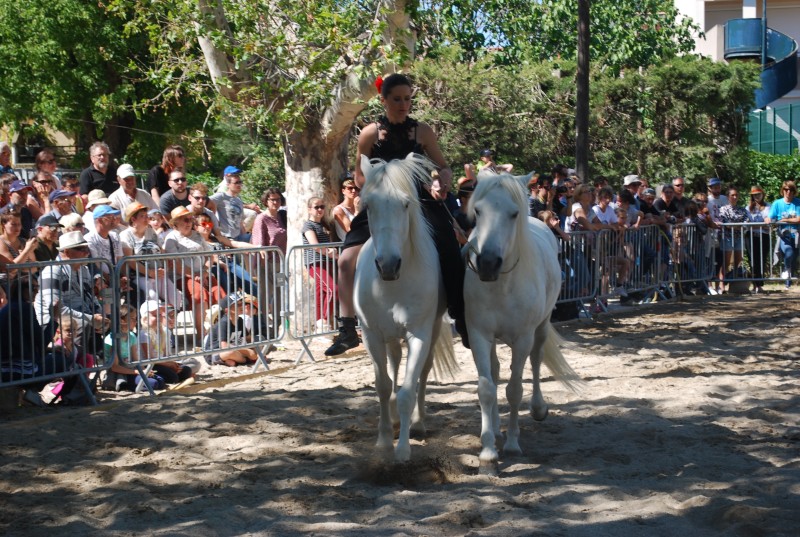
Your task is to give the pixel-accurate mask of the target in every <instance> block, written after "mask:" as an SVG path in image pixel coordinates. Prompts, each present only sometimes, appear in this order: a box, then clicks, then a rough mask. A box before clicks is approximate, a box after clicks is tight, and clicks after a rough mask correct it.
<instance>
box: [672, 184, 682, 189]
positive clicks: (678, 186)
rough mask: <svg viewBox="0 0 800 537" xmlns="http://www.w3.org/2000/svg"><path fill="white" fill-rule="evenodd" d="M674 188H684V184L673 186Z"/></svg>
mask: <svg viewBox="0 0 800 537" xmlns="http://www.w3.org/2000/svg"><path fill="white" fill-rule="evenodd" d="M672 186H674V187H675V188H683V183H680V184H678V185H672Z"/></svg>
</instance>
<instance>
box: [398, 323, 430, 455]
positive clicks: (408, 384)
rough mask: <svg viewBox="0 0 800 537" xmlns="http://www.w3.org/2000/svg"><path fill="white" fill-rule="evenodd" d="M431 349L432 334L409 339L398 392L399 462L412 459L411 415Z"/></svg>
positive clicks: (413, 336)
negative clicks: (404, 368)
mask: <svg viewBox="0 0 800 537" xmlns="http://www.w3.org/2000/svg"><path fill="white" fill-rule="evenodd" d="M429 349H430V334H424V335H421V337H417V336H416V335H410V336H409V337H408V358H407V359H406V374H405V377H404V378H403V386H402V387H401V388H400V390H399V391H398V392H397V411H398V413H399V414H400V433H399V435H398V438H397V447H396V448H395V450H394V458H395V460H396V461H397V462H406V461H408V460H409V459H410V458H411V444H410V442H409V437H410V432H411V414H412V412H413V411H414V406H415V405H416V404H417V388H418V386H419V379H420V375H421V374H422V368H423V366H424V365H425V362H424V360H425V359H427V357H428V351H429Z"/></svg>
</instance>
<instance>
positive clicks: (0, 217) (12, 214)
mask: <svg viewBox="0 0 800 537" xmlns="http://www.w3.org/2000/svg"><path fill="white" fill-rule="evenodd" d="M13 218H17V219H19V220H22V212H21V211H19V210H18V209H12V210H10V211H8V212H5V213H3V214H0V226H4V225H6V223H7V222H10V221H11V220H12V219H13Z"/></svg>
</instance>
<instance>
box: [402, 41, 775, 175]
mask: <svg viewBox="0 0 800 537" xmlns="http://www.w3.org/2000/svg"><path fill="white" fill-rule="evenodd" d="M448 54H455V55H458V51H457V52H455V53H454V52H452V51H450V52H448ZM560 65H561V66H562V68H561V69H560V70H557V71H555V72H556V74H558V75H559V76H554V67H555V66H554V64H553V63H549V62H546V63H539V64H527V65H522V66H520V67H519V68H518V69H517V70H516V71H515V72H513V73H512V72H511V71H510V70H508V69H504V68H501V67H497V66H496V65H495V62H494V61H493V58H491V57H486V58H482V59H481V60H478V61H476V62H473V63H458V62H452V61H449V60H448V59H444V60H438V59H431V58H428V59H425V60H423V61H419V62H417V64H416V65H415V69H414V75H415V79H416V82H417V84H418V85H419V92H418V93H417V96H416V101H415V106H416V111H415V117H417V118H419V119H422V120H424V121H426V122H428V123H429V124H431V125H432V126H433V127H434V129H435V130H436V131H437V133H438V134H439V137H440V143H441V145H442V148H443V151H444V153H445V155H447V157H448V159H449V160H450V162H452V163H454V165H453V168H454V170H455V174H456V176H458V175H461V173H462V172H461V171H460V170H461V166H462V164H464V163H468V162H475V161H476V160H477V155H478V153H479V151H480V150H481V149H483V148H484V147H490V148H492V149H495V150H496V152H497V160H498V162H510V163H512V164H514V165H515V170H518V171H519V172H520V173H522V172H524V171H528V170H531V169H536V170H539V171H543V172H545V173H549V170H550V169H551V168H552V166H553V165H554V164H556V163H557V162H562V163H567V164H569V163H572V162H574V153H575V141H574V132H575V126H574V106H575V104H574V103H575V83H574V76H575V74H574V67H573V66H572V65H570V64H568V63H567V62H560ZM758 83H759V81H758V69H757V67H755V66H751V65H747V64H743V63H736V64H731V65H726V64H724V63H714V62H711V61H710V60H706V59H700V58H696V57H692V56H687V57H680V58H675V59H673V60H671V61H669V62H665V63H663V64H661V65H657V66H652V67H651V68H649V69H643V70H641V71H639V70H631V71H625V72H624V76H612V75H611V74H610V73H609V72H607V71H606V72H603V71H602V70H596V71H594V72H593V77H592V103H591V104H592V105H591V118H590V140H591V155H590V166H591V168H592V173H593V174H594V175H600V174H602V175H605V176H606V177H607V178H609V180H610V181H611V183H612V184H615V183H616V184H619V182H620V181H621V178H622V177H623V176H624V175H626V174H629V173H638V174H640V175H644V176H646V177H648V178H649V179H651V180H652V181H654V182H667V181H669V180H670V179H671V178H672V177H673V176H676V175H680V176H683V177H686V178H687V180H688V181H689V182H690V183H694V184H696V185H697V187H698V188H701V187H702V185H703V184H704V183H705V180H706V179H707V178H708V177H711V176H718V177H720V178H722V179H723V180H725V181H726V182H728V183H733V182H734V178H735V177H737V176H740V175H741V174H742V172H743V171H744V170H743V166H745V165H746V163H745V161H743V160H742V159H740V158H737V157H736V156H737V155H738V154H739V153H737V148H739V147H745V146H746V131H745V129H744V123H743V121H744V117H743V114H742V113H741V110H745V109H747V108H748V107H749V106H750V104H751V103H752V98H753V90H754V88H755V87H756V86H757V85H758Z"/></svg>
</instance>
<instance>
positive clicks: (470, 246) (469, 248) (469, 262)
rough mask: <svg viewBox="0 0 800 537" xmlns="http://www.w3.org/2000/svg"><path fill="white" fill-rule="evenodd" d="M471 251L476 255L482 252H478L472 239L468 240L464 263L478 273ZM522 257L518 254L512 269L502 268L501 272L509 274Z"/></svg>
mask: <svg viewBox="0 0 800 537" xmlns="http://www.w3.org/2000/svg"><path fill="white" fill-rule="evenodd" d="M471 253H475V255H476V256H477V255H478V254H480V252H478V249H477V248H475V245H474V244H473V243H472V241H467V251H466V253H465V254H464V264H465V265H466V266H467V268H469V270H471V271H472V272H474V273H475V274H477V273H478V269H477V268H475V265H474V264H473V263H472V256H471V255H470V254H471ZM520 259H522V255H518V256H517V260H516V261H514V264H513V265H511V268H510V269H508V270H505V271H504V270H501V271H500V274H509V273H510V272H511V271H512V270H514V269H515V268H517V265H518V264H519V260H520Z"/></svg>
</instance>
